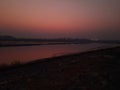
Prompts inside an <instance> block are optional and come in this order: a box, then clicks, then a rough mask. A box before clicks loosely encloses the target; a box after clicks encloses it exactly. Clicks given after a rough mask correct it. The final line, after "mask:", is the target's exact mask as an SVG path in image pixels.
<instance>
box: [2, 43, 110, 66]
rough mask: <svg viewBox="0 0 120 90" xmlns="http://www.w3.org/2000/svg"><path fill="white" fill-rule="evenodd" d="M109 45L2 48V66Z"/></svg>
mask: <svg viewBox="0 0 120 90" xmlns="http://www.w3.org/2000/svg"><path fill="white" fill-rule="evenodd" d="M108 46H110V45H107V44H73V45H41V46H22V47H0V64H2V63H7V64H9V63H11V62H14V61H20V62H29V61H32V60H36V59H42V58H48V57H53V56H60V55H65V54H70V53H77V52H84V51H89V50H92V49H96V48H103V47H108Z"/></svg>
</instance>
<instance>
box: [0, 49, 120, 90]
mask: <svg viewBox="0 0 120 90" xmlns="http://www.w3.org/2000/svg"><path fill="white" fill-rule="evenodd" d="M119 55H120V47H115V48H109V49H101V50H94V51H91V52H86V53H79V54H72V55H66V56H61V57H54V58H50V59H44V60H37V61H34V62H30V63H27V64H24V65H18V66H11V67H8V68H2V69H0V90H120V56H119Z"/></svg>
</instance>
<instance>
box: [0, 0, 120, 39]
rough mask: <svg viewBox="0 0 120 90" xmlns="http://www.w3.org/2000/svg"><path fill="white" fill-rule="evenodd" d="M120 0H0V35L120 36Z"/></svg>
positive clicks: (54, 36) (57, 36)
mask: <svg viewBox="0 0 120 90" xmlns="http://www.w3.org/2000/svg"><path fill="white" fill-rule="evenodd" d="M119 10H120V0H0V35H13V36H16V37H26V38H63V37H65V38H68V37H69V38H91V39H118V40H119V39H120V35H119V34H120V11H119Z"/></svg>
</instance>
